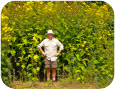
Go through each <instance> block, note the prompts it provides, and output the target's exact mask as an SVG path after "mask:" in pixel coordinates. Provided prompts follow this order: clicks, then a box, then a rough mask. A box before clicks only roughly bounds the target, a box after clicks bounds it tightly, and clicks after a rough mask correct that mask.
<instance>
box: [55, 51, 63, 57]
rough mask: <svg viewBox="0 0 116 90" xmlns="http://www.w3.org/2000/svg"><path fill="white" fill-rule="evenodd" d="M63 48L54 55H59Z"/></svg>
mask: <svg viewBox="0 0 116 90" xmlns="http://www.w3.org/2000/svg"><path fill="white" fill-rule="evenodd" d="M61 51H62V50H59V51H58V53H56V54H55V55H54V56H58V55H59V54H60V52H61Z"/></svg>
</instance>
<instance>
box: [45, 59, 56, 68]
mask: <svg viewBox="0 0 116 90" xmlns="http://www.w3.org/2000/svg"><path fill="white" fill-rule="evenodd" d="M50 67H52V68H57V60H56V61H51V60H48V59H47V58H46V57H45V68H50Z"/></svg>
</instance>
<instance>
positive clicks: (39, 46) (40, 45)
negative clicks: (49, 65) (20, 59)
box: [38, 40, 47, 56]
mask: <svg viewBox="0 0 116 90" xmlns="http://www.w3.org/2000/svg"><path fill="white" fill-rule="evenodd" d="M43 45H44V40H43V41H42V42H41V43H40V44H39V45H38V48H39V50H40V51H41V52H42V54H43V55H44V56H46V55H47V54H46V53H45V52H44V51H43V50H42V48H41V47H42V46H43Z"/></svg>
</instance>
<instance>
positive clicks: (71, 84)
mask: <svg viewBox="0 0 116 90" xmlns="http://www.w3.org/2000/svg"><path fill="white" fill-rule="evenodd" d="M8 86H9V87H10V88H15V89H95V88H96V85H95V83H92V82H91V83H90V82H86V83H84V84H82V83H80V82H76V81H73V80H68V79H60V80H58V81H57V82H56V83H55V84H52V83H48V82H40V81H36V82H31V81H26V82H21V81H14V82H13V83H11V84H9V85H8Z"/></svg>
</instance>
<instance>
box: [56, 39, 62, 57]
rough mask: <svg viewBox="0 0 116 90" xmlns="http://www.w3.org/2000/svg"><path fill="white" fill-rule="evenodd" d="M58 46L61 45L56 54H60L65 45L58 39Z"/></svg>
mask: <svg viewBox="0 0 116 90" xmlns="http://www.w3.org/2000/svg"><path fill="white" fill-rule="evenodd" d="M57 44H58V46H59V47H60V49H59V51H58V53H56V54H55V55H54V56H58V55H59V54H60V52H61V51H62V50H63V49H64V46H63V45H62V43H61V42H60V41H59V40H58V41H57Z"/></svg>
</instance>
